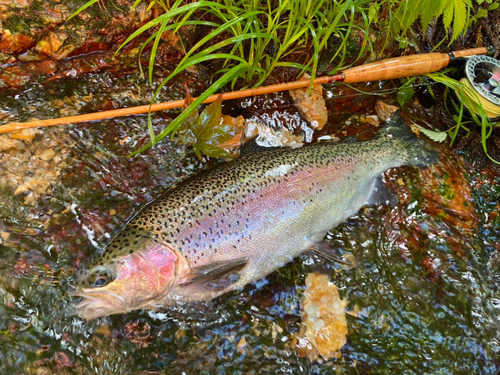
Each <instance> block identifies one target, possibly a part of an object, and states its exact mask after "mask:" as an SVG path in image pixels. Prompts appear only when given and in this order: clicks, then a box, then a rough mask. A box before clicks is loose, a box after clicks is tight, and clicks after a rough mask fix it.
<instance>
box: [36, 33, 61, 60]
mask: <svg viewBox="0 0 500 375" xmlns="http://www.w3.org/2000/svg"><path fill="white" fill-rule="evenodd" d="M67 38H68V36H67V35H66V33H62V32H59V33H56V32H51V33H50V34H49V35H47V36H46V37H45V39H43V40H41V41H39V42H38V44H37V45H36V47H35V48H36V50H37V51H38V52H40V53H41V54H43V55H47V56H52V55H54V54H55V53H56V52H57V51H58V50H59V48H61V46H62V45H63V43H64V41H65V40H66V39H67Z"/></svg>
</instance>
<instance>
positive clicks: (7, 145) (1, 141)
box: [0, 134, 24, 152]
mask: <svg viewBox="0 0 500 375" xmlns="http://www.w3.org/2000/svg"><path fill="white" fill-rule="evenodd" d="M22 148H24V143H23V142H21V141H19V140H17V139H13V138H11V137H9V136H8V135H5V134H3V135H0V152H2V151H6V150H10V149H17V150H20V149H22Z"/></svg>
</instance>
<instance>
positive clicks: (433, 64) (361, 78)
mask: <svg viewBox="0 0 500 375" xmlns="http://www.w3.org/2000/svg"><path fill="white" fill-rule="evenodd" d="M491 52H492V50H491V49H489V48H484V47H481V48H473V49H466V50H461V51H455V52H450V53H438V52H433V53H424V54H420V55H411V56H402V57H395V58H391V59H386V60H382V61H377V62H373V63H369V64H364V65H361V66H357V67H354V68H350V69H347V70H345V71H343V72H342V73H339V74H335V75H333V76H325V77H319V78H316V79H315V80H314V81H313V83H314V84H324V83H329V82H335V81H336V82H346V83H355V82H368V81H379V80H386V79H395V78H403V77H412V76H416V75H420V74H427V73H432V72H436V71H438V70H440V69H442V68H445V67H446V66H448V64H449V63H450V62H451V61H453V60H454V59H456V58H460V57H467V56H475V55H484V54H488V53H491ZM310 82H311V81H310V80H300V81H294V82H289V83H281V84H276V85H270V86H264V87H258V88H255V89H247V90H241V91H233V92H226V93H223V94H222V100H230V99H239V98H246V97H251V96H256V95H263V94H269V93H273V92H278V91H286V90H291V89H298V88H303V87H307V86H309V84H310ZM219 96H221V94H216V95H212V96H209V97H208V98H207V99H205V101H204V102H203V103H211V102H214V101H215V100H216V99H217V98H218V97H219ZM183 105H184V99H183V100H174V101H170V102H166V103H158V104H153V105H151V106H150V105H141V106H137V107H129V108H121V109H114V110H111V111H103V112H95V113H89V114H85V115H78V116H69V117H61V118H57V119H50V120H35V121H29V122H12V123H10V124H6V125H2V126H0V133H7V132H12V131H16V130H22V129H28V128H37V127H45V126H54V125H63V124H75V123H81V122H89V121H97V120H104V119H109V118H114V117H121V116H129V115H137V114H142V113H147V112H148V111H151V112H156V111H162V110H165V109H172V108H179V107H182V106H183Z"/></svg>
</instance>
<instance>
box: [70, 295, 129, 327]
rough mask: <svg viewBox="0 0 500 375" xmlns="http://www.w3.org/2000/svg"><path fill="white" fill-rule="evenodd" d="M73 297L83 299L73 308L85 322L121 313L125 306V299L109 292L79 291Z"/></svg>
mask: <svg viewBox="0 0 500 375" xmlns="http://www.w3.org/2000/svg"><path fill="white" fill-rule="evenodd" d="M71 296H72V297H82V300H81V301H79V302H77V303H75V304H73V307H74V308H75V309H76V311H77V313H78V314H80V316H81V317H82V318H84V319H85V320H93V319H96V318H99V317H101V316H107V315H111V314H117V313H120V312H122V310H123V308H124V306H125V300H124V299H123V297H121V296H119V295H117V294H115V293H112V292H109V291H85V290H77V291H75V292H73V293H71Z"/></svg>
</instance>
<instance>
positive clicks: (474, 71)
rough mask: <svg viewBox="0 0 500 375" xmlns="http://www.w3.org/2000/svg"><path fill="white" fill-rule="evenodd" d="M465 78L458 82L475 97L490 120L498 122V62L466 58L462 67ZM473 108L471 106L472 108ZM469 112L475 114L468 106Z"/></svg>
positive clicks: (488, 59)
mask: <svg viewBox="0 0 500 375" xmlns="http://www.w3.org/2000/svg"><path fill="white" fill-rule="evenodd" d="M463 71H464V75H465V77H464V78H462V79H461V80H460V82H461V83H462V84H463V85H464V86H465V88H466V91H469V94H468V96H471V95H474V93H476V94H477V95H475V96H476V97H477V99H478V100H479V102H480V103H481V105H482V107H483V109H484V110H485V112H486V114H487V116H488V117H489V118H490V119H492V120H500V60H497V59H494V58H492V57H490V56H485V55H478V56H473V57H470V58H466V62H465V65H464V67H463ZM472 107H473V106H472ZM468 109H469V111H470V112H476V111H475V110H474V108H471V106H470V105H468Z"/></svg>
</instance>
